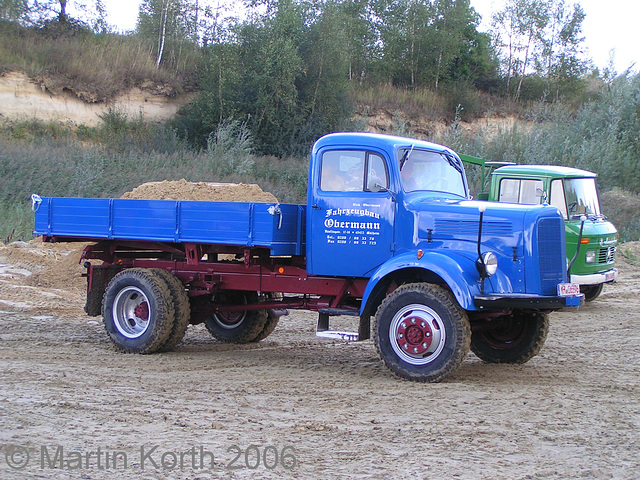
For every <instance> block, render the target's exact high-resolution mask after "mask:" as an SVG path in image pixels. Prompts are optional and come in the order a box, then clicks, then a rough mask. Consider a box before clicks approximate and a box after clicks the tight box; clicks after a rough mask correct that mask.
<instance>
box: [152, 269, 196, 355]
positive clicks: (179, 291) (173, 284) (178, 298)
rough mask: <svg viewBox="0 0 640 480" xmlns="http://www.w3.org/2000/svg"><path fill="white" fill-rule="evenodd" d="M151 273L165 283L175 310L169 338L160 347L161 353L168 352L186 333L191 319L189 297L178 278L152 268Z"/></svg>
mask: <svg viewBox="0 0 640 480" xmlns="http://www.w3.org/2000/svg"><path fill="white" fill-rule="evenodd" d="M152 271H153V272H154V273H156V274H157V275H158V276H160V277H161V278H162V279H163V280H164V281H165V282H166V284H167V286H168V287H169V291H171V297H172V299H173V308H174V310H175V316H174V320H173V327H172V328H171V333H169V338H167V341H166V342H165V343H164V345H162V347H160V351H161V352H169V351H171V350H173V349H174V348H175V347H176V346H177V345H178V344H179V343H180V342H181V341H182V339H183V338H184V334H185V333H186V332H187V327H188V326H189V320H190V318H191V307H190V305H189V297H188V296H187V291H186V290H185V288H184V285H183V283H182V282H181V281H180V280H179V279H178V277H176V276H175V275H172V274H171V273H169V272H167V271H166V270H162V269H160V268H154V269H153V270H152Z"/></svg>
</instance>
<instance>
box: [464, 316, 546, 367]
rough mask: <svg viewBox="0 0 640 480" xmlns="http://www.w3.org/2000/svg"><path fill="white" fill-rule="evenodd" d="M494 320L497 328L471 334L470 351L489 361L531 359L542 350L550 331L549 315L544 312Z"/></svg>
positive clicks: (522, 361)
mask: <svg viewBox="0 0 640 480" xmlns="http://www.w3.org/2000/svg"><path fill="white" fill-rule="evenodd" d="M495 322H496V327H495V328H492V329H489V330H484V329H483V330H480V331H476V332H473V334H472V335H471V351H472V352H473V353H475V354H476V356H478V358H480V359H481V360H483V361H485V362H487V363H526V362H528V361H529V360H531V359H532V358H533V357H535V356H536V355H537V354H538V353H540V350H541V349H542V346H543V345H544V342H545V340H546V338H547V333H548V331H549V317H548V316H547V315H543V314H542V313H518V314H513V315H509V316H508V317H506V318H504V319H498V320H495Z"/></svg>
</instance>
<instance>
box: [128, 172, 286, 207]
mask: <svg viewBox="0 0 640 480" xmlns="http://www.w3.org/2000/svg"><path fill="white" fill-rule="evenodd" d="M121 198H131V199H138V200H196V201H208V202H264V203H277V202H278V200H277V199H276V197H275V196H274V195H272V194H271V193H269V192H264V191H263V190H262V189H261V188H260V187H259V186H258V185H256V184H244V183H210V182H187V181H186V180H185V179H184V178H183V179H182V180H175V181H168V180H165V181H162V182H148V183H143V184H142V185H140V186H139V187H136V188H134V189H133V190H132V191H130V192H127V193H125V194H124V195H122V197H121Z"/></svg>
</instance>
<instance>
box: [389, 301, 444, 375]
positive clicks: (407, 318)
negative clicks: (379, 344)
mask: <svg viewBox="0 0 640 480" xmlns="http://www.w3.org/2000/svg"><path fill="white" fill-rule="evenodd" d="M389 339H390V340H391V348H393V351H394V352H395V353H396V355H398V357H400V359H401V360H403V361H405V362H408V363H411V364H412V365H426V364H427V363H430V362H432V361H434V360H435V359H436V358H437V357H438V355H439V354H440V352H442V349H443V348H444V343H445V339H446V333H445V331H444V323H443V322H442V319H441V318H440V316H439V315H438V314H437V313H436V312H435V311H434V310H433V309H431V308H429V307H427V306H425V305H420V304H412V305H407V306H405V307H404V308H402V309H401V310H399V311H398V312H397V313H396V314H395V315H394V317H393V319H392V320H391V324H390V326H389Z"/></svg>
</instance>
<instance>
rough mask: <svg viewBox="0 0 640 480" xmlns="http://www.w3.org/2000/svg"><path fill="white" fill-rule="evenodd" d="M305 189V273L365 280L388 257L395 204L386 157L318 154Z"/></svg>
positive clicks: (353, 152) (332, 151)
mask: <svg viewBox="0 0 640 480" xmlns="http://www.w3.org/2000/svg"><path fill="white" fill-rule="evenodd" d="M310 175H311V176H312V177H311V178H310V182H309V185H310V187H311V188H312V192H311V197H310V199H309V200H310V203H309V206H308V211H307V216H308V218H307V221H308V222H311V223H310V229H309V231H310V233H311V235H310V236H309V238H308V239H307V269H308V271H309V273H311V274H313V275H331V276H345V277H368V276H370V275H371V273H372V271H373V270H375V269H376V268H377V267H378V266H379V265H381V264H382V263H384V262H385V261H386V260H387V259H388V258H390V257H391V256H393V249H394V247H393V242H394V216H395V202H394V201H393V200H392V196H391V194H390V193H389V192H388V190H387V189H388V188H389V163H388V159H386V157H385V154H384V153H382V152H376V151H370V150H365V149H363V150H354V149H325V150H321V151H320V152H318V155H317V156H316V164H315V165H314V168H312V170H311V172H310Z"/></svg>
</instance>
